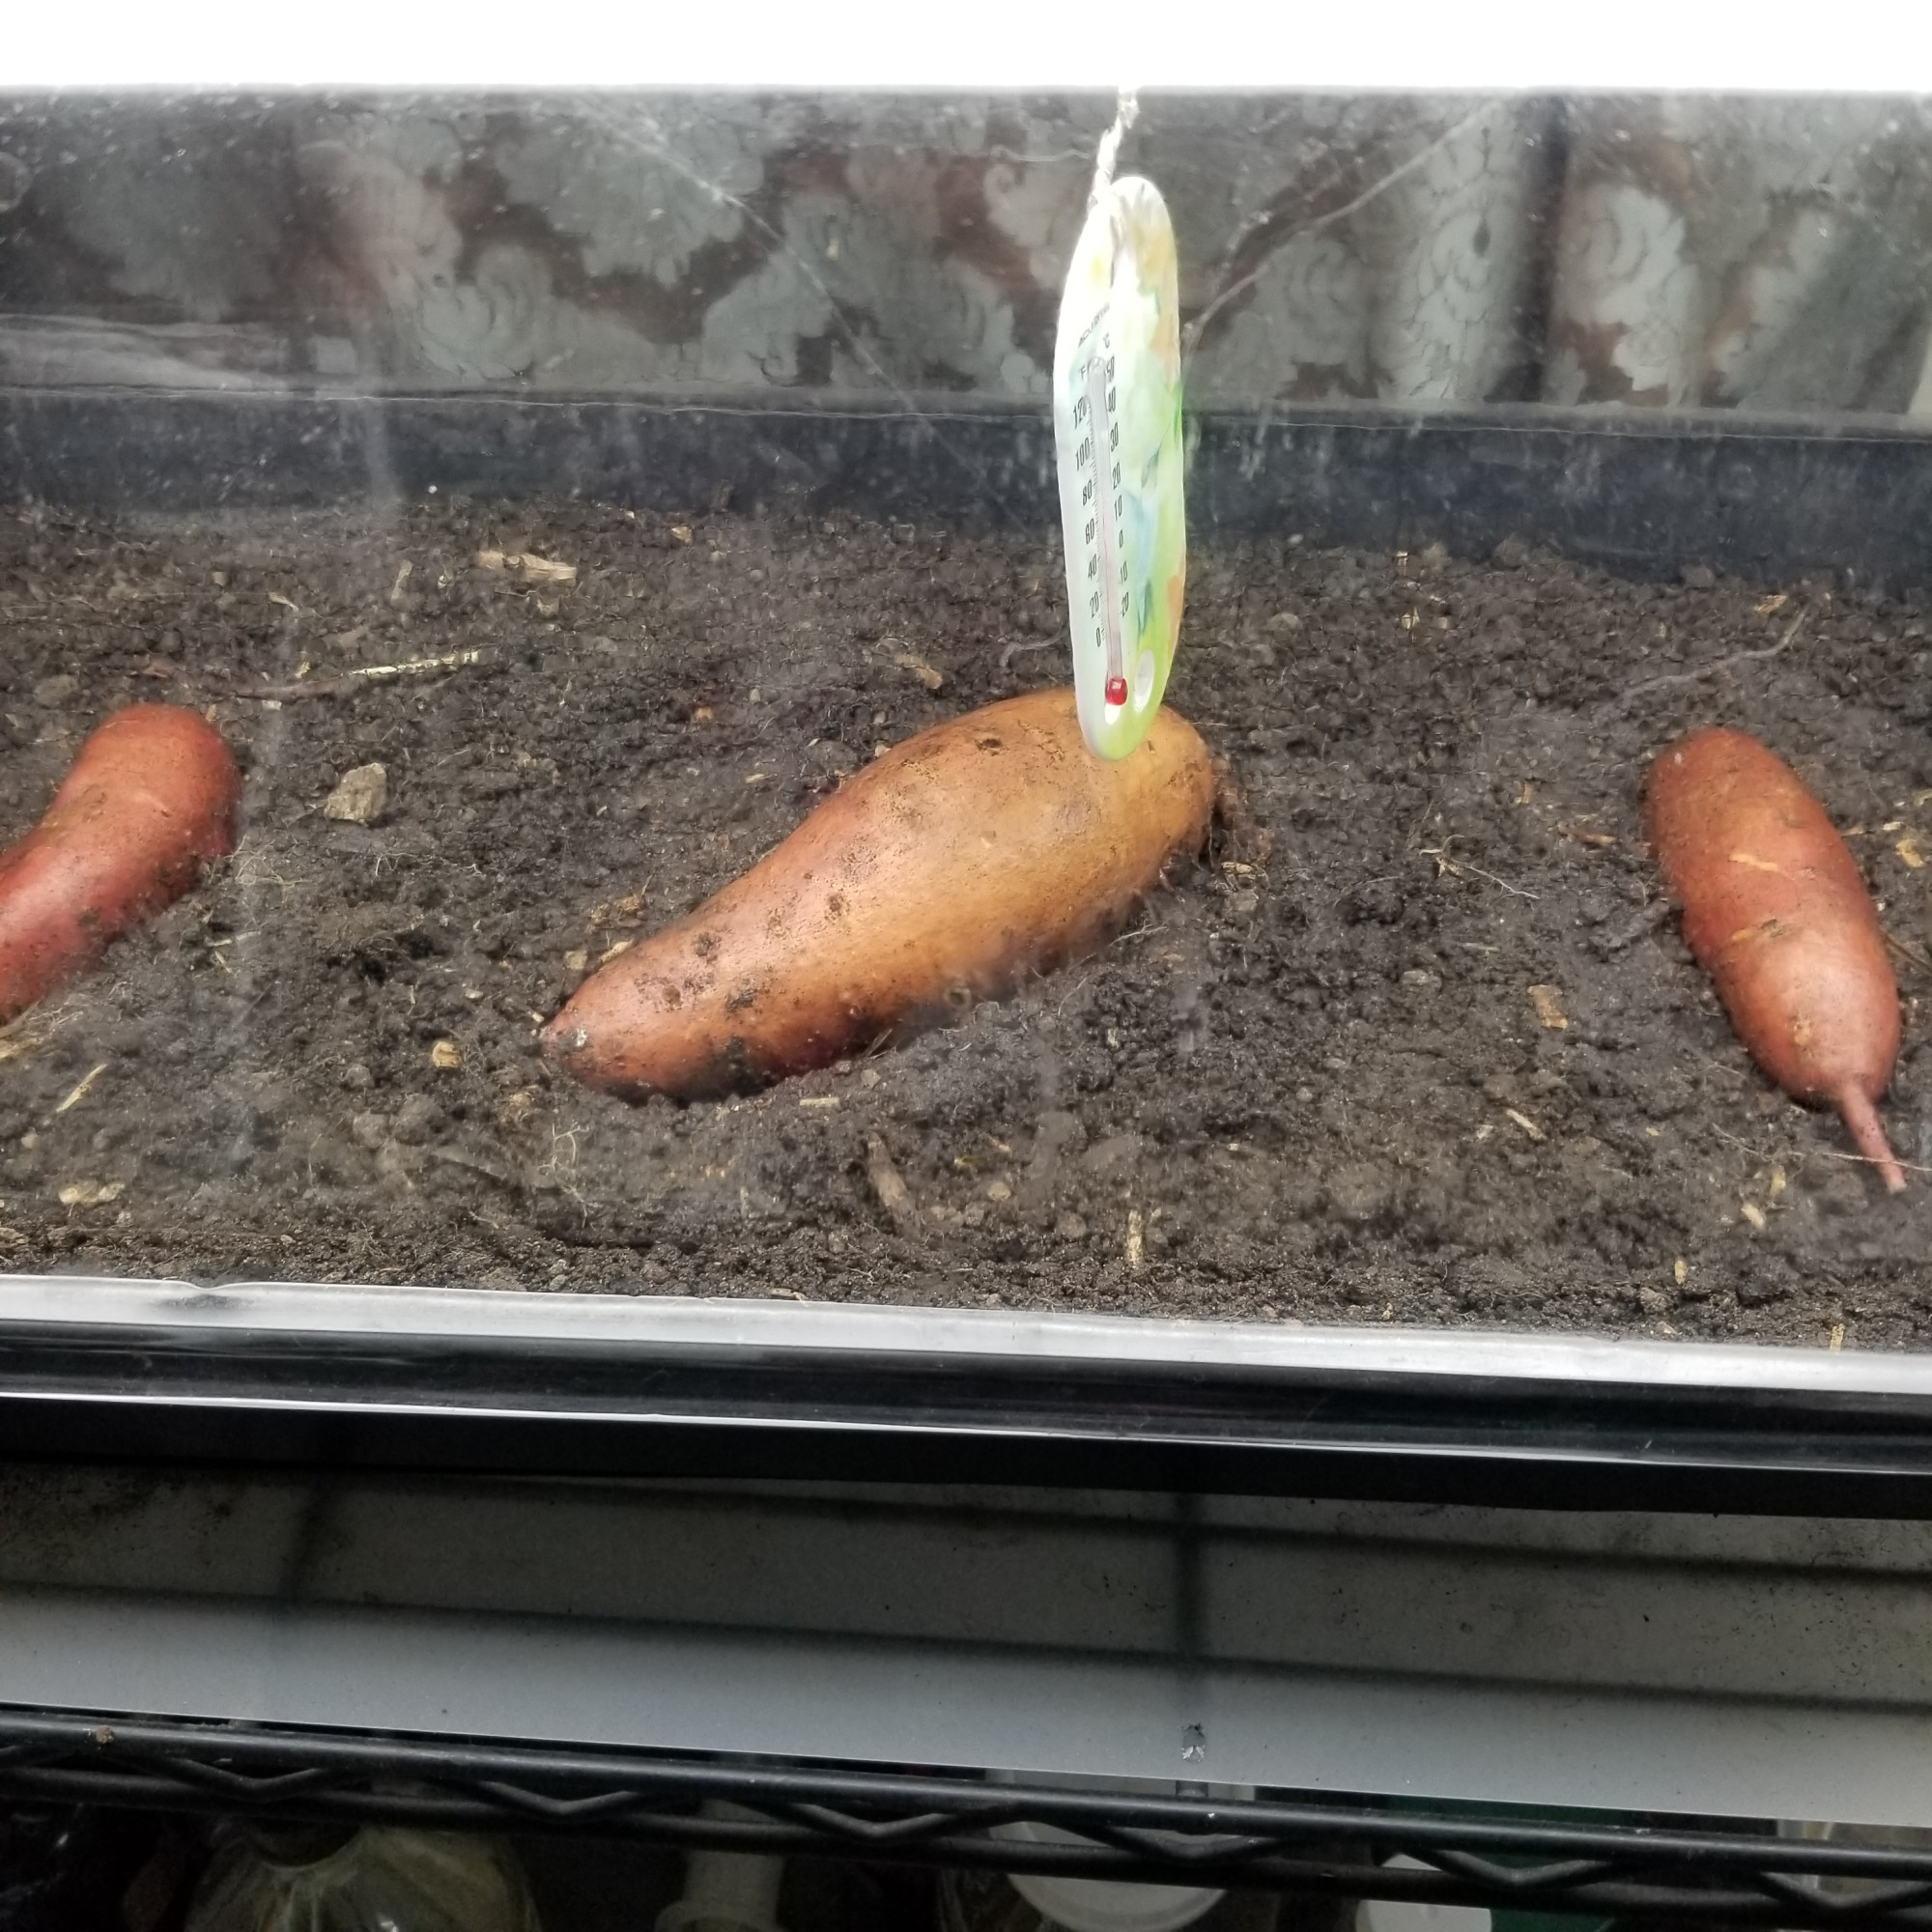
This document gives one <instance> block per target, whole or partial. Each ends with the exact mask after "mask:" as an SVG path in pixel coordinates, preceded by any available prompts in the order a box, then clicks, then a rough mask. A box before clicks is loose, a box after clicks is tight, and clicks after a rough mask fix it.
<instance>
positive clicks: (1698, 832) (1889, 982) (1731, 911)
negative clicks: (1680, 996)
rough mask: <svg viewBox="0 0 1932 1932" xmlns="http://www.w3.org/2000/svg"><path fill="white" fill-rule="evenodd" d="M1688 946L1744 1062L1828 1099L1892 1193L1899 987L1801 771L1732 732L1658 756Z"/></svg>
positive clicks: (1859, 882)
mask: <svg viewBox="0 0 1932 1932" xmlns="http://www.w3.org/2000/svg"><path fill="white" fill-rule="evenodd" d="M1644 810H1645V818H1646V820H1647V823H1648V825H1649V830H1650V841H1651V844H1652V846H1653V848H1654V849H1655V851H1656V853H1657V857H1658V862H1659V864H1660V865H1661V866H1662V867H1663V876H1664V880H1665V882H1666V883H1667V884H1668V885H1669V887H1670V891H1671V894H1672V895H1673V896H1674V897H1675V898H1676V899H1677V901H1678V902H1679V904H1681V905H1682V906H1683V908H1684V937H1685V940H1686V941H1687V942H1688V944H1689V945H1690V951H1691V952H1692V953H1693V954H1694V955H1695V957H1696V960H1697V963H1698V964H1699V965H1700V966H1702V967H1703V968H1704V970H1705V971H1706V972H1707V973H1709V974H1710V976H1711V977H1712V979H1713V980H1716V982H1717V986H1718V993H1719V998H1720V999H1722V1001H1723V1003H1724V1010H1725V1011H1726V1012H1727V1013H1728V1014H1729V1015H1730V1019H1731V1025H1732V1026H1733V1027H1735V1028H1736V1029H1737V1034H1738V1037H1739V1038H1740V1039H1741V1040H1743V1041H1744V1043H1745V1045H1746V1047H1747V1049H1748V1050H1749V1052H1750V1056H1751V1058H1752V1059H1753V1060H1755V1061H1756V1062H1757V1064H1758V1065H1760V1066H1762V1067H1763V1068H1764V1070H1765V1071H1766V1072H1767V1073H1769V1074H1770V1075H1771V1077H1772V1078H1773V1079H1774V1080H1776V1082H1777V1084H1778V1085H1779V1086H1780V1087H1782V1088H1783V1089H1784V1091H1785V1092H1786V1093H1787V1094H1792V1095H1794V1096H1795V1097H1796V1098H1798V1099H1800V1100H1808V1101H1826V1102H1829V1103H1830V1104H1831V1105H1832V1106H1833V1107H1835V1108H1836V1109H1837V1110H1838V1112H1839V1113H1840V1114H1841V1115H1842V1116H1843V1117H1844V1122H1845V1125H1846V1126H1847V1127H1848V1128H1849V1129H1850V1130H1851V1136H1852V1139H1853V1141H1854V1142H1855V1143H1856V1144H1857V1146H1858V1149H1859V1151H1860V1152H1861V1153H1862V1154H1863V1155H1864V1156H1865V1157H1866V1158H1867V1159H1868V1160H1870V1161H1872V1162H1873V1163H1874V1164H1875V1165H1876V1166H1877V1168H1878V1171H1879V1173H1880V1175H1881V1176H1883V1178H1884V1179H1885V1184H1886V1185H1887V1186H1888V1187H1889V1188H1890V1189H1891V1190H1892V1191H1893V1192H1894V1193H1896V1192H1897V1191H1898V1190H1899V1189H1900V1188H1902V1187H1903V1186H1904V1185H1905V1176H1904V1175H1903V1173H1901V1172H1900V1169H1899V1165H1898V1162H1897V1160H1896V1159H1895V1158H1894V1156H1893V1154H1892V1151H1891V1149H1890V1147H1889V1146H1888V1145H1887V1142H1886V1137H1885V1129H1884V1127H1882V1126H1881V1125H1880V1124H1879V1118H1878V1113H1877V1110H1876V1108H1875V1107H1874V1105H1873V1102H1874V1101H1876V1100H1877V1098H1878V1096H1879V1095H1880V1094H1883V1093H1884V1092H1885V1088H1886V1083H1887V1082H1888V1081H1889V1079H1890V1078H1891V1063H1892V1061H1893V1060H1894V1059H1896V1058H1897V1055H1898V987H1897V984H1896V982H1895V981H1894V980H1893V979H1892V975H1891V964H1890V961H1889V960H1888V959H1887V957H1886V952H1885V935H1884V934H1883V933H1882V932H1881V931H1880V929H1879V923H1878V914H1877V913H1876V912H1875V911H1874V910H1873V907H1872V902H1871V898H1870V895H1868V894H1867V893H1866V891H1865V884H1864V880H1863V879H1862V877H1861V876H1860V873H1859V867H1858V863H1857V861H1856V860H1854V859H1853V857H1852V855H1851V853H1850V852H1849V851H1847V850H1846V848H1845V841H1844V840H1843V839H1842V838H1839V837H1838V835H1837V833H1836V831H1835V830H1833V825H1832V821H1831V820H1830V819H1829V818H1828V817H1826V815H1825V810H1824V808H1823V807H1822V806H1821V805H1820V804H1819V803H1818V801H1817V800H1816V799H1815V798H1813V797H1812V796H1811V794H1810V793H1809V792H1808V791H1806V790H1805V788H1804V785H1803V784H1802V783H1800V781H1799V780H1798V776H1797V774H1796V773H1794V772H1793V771H1792V770H1791V769H1790V767H1789V766H1787V765H1786V764H1784V763H1783V762H1782V760H1780V759H1778V758H1776V757H1775V756H1774V755H1773V754H1772V753H1770V752H1768V751H1766V750H1765V748H1764V747H1763V746H1762V745H1760V744H1759V743H1758V742H1757V740H1756V739H1754V738H1747V737H1746V736H1745V735H1744V733H1743V732H1741V731H1727V730H1722V729H1711V730H1704V731H1693V732H1691V733H1690V736H1689V737H1686V738H1680V739H1679V740H1678V741H1677V742H1676V743H1675V744H1674V745H1670V746H1667V747H1666V748H1665V749H1664V750H1663V751H1662V753H1659V754H1658V758H1657V761H1656V763H1655V764H1653V765H1652V766H1651V770H1650V782H1649V786H1648V790H1647V793H1646V797H1645V801H1644Z"/></svg>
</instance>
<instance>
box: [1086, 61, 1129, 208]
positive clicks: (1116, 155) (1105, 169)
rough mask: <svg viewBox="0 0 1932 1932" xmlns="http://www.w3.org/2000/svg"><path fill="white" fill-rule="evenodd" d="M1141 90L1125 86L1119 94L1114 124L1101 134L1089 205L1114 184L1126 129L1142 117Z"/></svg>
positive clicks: (1088, 197)
mask: <svg viewBox="0 0 1932 1932" xmlns="http://www.w3.org/2000/svg"><path fill="white" fill-rule="evenodd" d="M1140 113H1141V100H1140V90H1139V88H1136V87H1123V88H1122V89H1121V92H1120V96H1119V105H1118V106H1117V107H1116V108H1115V110H1114V125H1113V126H1112V127H1111V128H1108V129H1107V131H1106V132H1105V133H1104V134H1102V135H1101V136H1100V152H1099V154H1098V156H1096V157H1095V159H1094V186H1093V189H1092V190H1091V192H1090V193H1089V194H1088V196H1087V206H1088V207H1089V208H1092V207H1093V206H1094V203H1095V202H1096V201H1098V200H1099V199H1100V197H1101V196H1102V195H1103V194H1105V193H1106V191H1107V189H1108V188H1109V187H1111V186H1112V185H1113V181H1114V164H1115V162H1116V161H1118V160H1119V159H1120V157H1121V142H1122V139H1124V138H1125V135H1126V131H1127V129H1128V128H1131V127H1132V126H1133V125H1134V123H1135V122H1136V121H1138V120H1139V119H1140Z"/></svg>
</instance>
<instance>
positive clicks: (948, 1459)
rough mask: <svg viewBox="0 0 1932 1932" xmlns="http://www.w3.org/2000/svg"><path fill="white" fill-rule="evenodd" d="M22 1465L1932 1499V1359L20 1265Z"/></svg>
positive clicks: (1338, 1492)
mask: <svg viewBox="0 0 1932 1932" xmlns="http://www.w3.org/2000/svg"><path fill="white" fill-rule="evenodd" d="M0 1455H12V1456H15V1457H51V1458H61V1459H68V1458H73V1457H95V1458H106V1459H113V1460H137V1461H143V1462H156V1461H160V1462H176V1463H241V1464H264V1465H268V1464H272V1465H280V1466H290V1465H294V1466H306V1467H317V1468H340V1467H346V1466H363V1467H389V1468H398V1467H400V1468H416V1469H425V1470H449V1471H465V1472H476V1471H495V1472H509V1473H515V1472H527V1473H546V1474H558V1473H567V1474H583V1475H601V1476H674V1477H680V1478H688V1477H706V1476H712V1477H726V1478H760V1479H770V1478H781V1479H805V1480H814V1481H822V1480H832V1481H869V1482H878V1481H888V1482H921V1483H924V1482H936V1481H944V1482H988V1483H1021V1484H1028V1485H1034V1486H1040V1487H1054V1488H1086V1487H1095V1486H1103V1487H1116V1488H1127V1489H1140V1490H1163V1491H1178V1492H1229V1493H1240V1492H1249V1493H1266V1494H1283V1495H1302V1496H1310V1495H1326V1496H1337V1497H1377V1498H1386V1499H1397V1500H1412V1501H1428V1502H1478V1503H1488V1504H1498V1505H1512V1506H1533V1507H1545V1508H1589V1509H1670V1510H1691V1511H1713V1510H1729V1511H1748V1512H1754V1513H1773V1514H1788V1515H1801V1516H1803V1515H1818V1516H1828V1517H1842V1516H1852V1515H1865V1516H1905V1517H1918V1516H1921V1515H1925V1516H1932V1356H1921V1355H1911V1354H1875V1353H1866V1352H1861V1351H1856V1350H1842V1351H1833V1350H1799V1349H1774V1348H1760V1347H1753V1346H1735V1345H1734V1346H1725V1345H1709V1344H1700V1343H1668V1342H1660V1341H1648V1340H1638V1339H1605V1338H1600V1337H1594V1336H1585V1335H1572V1334H1549V1335H1535V1334H1522V1333H1492V1332H1485V1331H1481V1330H1475V1329H1467V1330H1442V1331H1429V1330H1417V1329H1409V1328H1393V1327H1386V1328H1385V1327H1357V1328H1349V1327H1332V1328H1331V1327H1319V1328H1318V1327H1296V1326H1291V1325H1288V1324H1262V1323H1240V1322H1212V1321H1165V1320H1148V1319H1140V1318H1123V1317H1109V1316H1101V1315H1084V1314H1032V1313H1018V1312H1009V1311H1004V1310H980V1309H970V1310H969V1309H944V1308H925V1307H879V1306H859V1305H850V1304H825V1303H800V1302H782V1301H753V1300H739V1299H728V1298H716V1299H711V1298H673V1297H667V1296H635V1297H634V1296H626V1295H616V1294H600V1295H586V1294H566V1293H556V1294H548V1293H542V1294H540V1293H516V1292H508V1291H497V1290H461V1289H457V1290H449V1289H421V1288H384V1287H364V1286H351V1287H325V1286H315V1285H304V1284H292V1283H273V1282H243V1283H237V1284H232V1285H228V1286H223V1287H203V1286H197V1285H195V1284H192V1283H188V1282H181V1281H134V1280H101V1279H86V1278H79V1277H64V1276H5V1277H0Z"/></svg>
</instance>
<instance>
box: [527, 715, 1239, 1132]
mask: <svg viewBox="0 0 1932 1932" xmlns="http://www.w3.org/2000/svg"><path fill="white" fill-rule="evenodd" d="M1213 804H1214V775H1213V771H1212V768H1211V767H1210V765H1209V762H1208V753H1207V750H1206V748H1205V747H1204V746H1203V745H1202V742H1201V740H1200V737H1199V736H1198V735H1197V734H1196V732H1195V730H1194V727H1193V726H1192V725H1189V724H1188V723H1187V722H1186V721H1185V720H1184V719H1181V718H1178V717H1177V716H1175V714H1174V713H1173V712H1171V711H1162V712H1161V713H1160V714H1159V715H1158V717H1156V719H1155V720H1154V723H1153V726H1152V728H1151V730H1150V731H1149V733H1148V735H1147V738H1146V739H1145V740H1144V741H1143V742H1142V744H1141V745H1140V746H1139V748H1138V749H1136V750H1135V751H1134V752H1133V753H1130V754H1129V755H1128V756H1127V757H1125V758H1122V759H1121V760H1120V761H1119V762H1118V763H1112V762H1109V761H1107V760H1105V759H1102V758H1096V757H1095V756H1094V754H1093V753H1091V752H1089V751H1088V749H1087V747H1086V744H1085V743H1084V741H1083V740H1082V738H1081V735H1080V724H1079V720H1078V718H1077V716H1076V715H1075V712H1074V706H1073V694H1072V692H1070V691H1065V690H1059V691H1045V692H1038V693H1035V694H1033V695H1031V696H1025V697H1014V698H1009V699H1008V700H1007V701H1006V702H1004V703H1001V704H991V705H988V706H986V708H985V709H984V710H981V711H975V712H971V713H969V714H968V715H967V716H965V717H963V718H955V719H952V721H951V722H949V723H947V724H944V725H936V726H934V727H933V728H932V729H931V730H929V731H923V732H922V733H920V735H919V736H918V737H915V738H911V739H908V740H907V741H906V742H905V743H904V744H902V745H899V746H896V747H895V749H894V750H892V751H890V752H888V753H885V754H884V755H883V756H881V757H880V758H878V759H876V760H875V761H874V762H873V763H872V764H870V765H868V766H867V767H866V768H865V769H864V770H863V771H862V772H860V773H859V774H858V775H857V776H856V777H854V778H852V779H850V780H849V781H847V782H846V783H845V784H844V785H843V786H842V787H841V788H840V789H839V790H838V791H837V792H836V793H834V794H833V796H832V797H831V798H829V799H827V800H826V801H825V803H824V804H822V805H821V806H820V807H819V808H818V809H817V810H815V811H814V812H813V813H812V814H811V816H810V817H809V818H808V819H807V820H806V821H805V823H804V824H803V825H801V826H800V827H799V828H798V830H797V831H795V832H794V833H793V834H792V835H791V836H790V838H786V839H785V840H784V842H783V843H782V844H781V845H779V846H778V847H776V848H775V849H774V850H773V851H771V852H769V853H767V854H766V855H765V857H764V858H762V859H761V860H759V861H758V863H757V864H756V865H755V866H753V867H752V869H751V870H750V871H749V872H746V873H745V874H744V875H743V876H742V877H740V878H738V879H737V880H735V881H733V883H732V884H730V885H728V886H726V887H725V889H724V890H723V891H722V892H720V893H718V894H717V895H714V896H713V897H712V898H710V899H708V900H706V901H705V903H704V904H703V905H701V906H699V907H698V908H697V909H696V911H695V912H693V913H690V914H688V915H687V916H686V917H685V918H683V919H681V920H679V921H677V922H676V923H674V924H672V925H668V926H667V927H665V928H664V929H663V930H662V931H660V932H658V933H655V934H653V935H652V937H650V938H649V939H647V940H644V941H643V942H642V943H641V944H639V945H638V946H636V947H634V948H633V949H632V950H630V951H629V952H625V953H623V954H622V955H621V956H620V957H618V958H617V959H614V960H612V961H611V964H610V965H608V966H606V967H605V968H604V969H603V970H602V971H601V972H598V973H595V974H593V975H592V976H591V977H590V978H589V979H588V980H585V981H584V982H583V984H582V986H580V987H579V988H578V989H577V992H576V994H575V996H574V997H573V998H572V999H571V1000H570V1002H569V1003H568V1005H566V1006H565V1007H564V1009H563V1010H562V1011H561V1012H560V1013H558V1014H557V1016H556V1018H555V1019H554V1020H553V1021H552V1022H551V1024H550V1026H549V1028H548V1029H547V1030H546V1032H545V1034H544V1037H543V1043H544V1047H545V1050H546V1051H548V1052H550V1053H552V1054H554V1055H555V1056H556V1057H557V1058H558V1059H559V1060H560V1061H561V1062H562V1063H563V1065H565V1066H566V1067H568V1068H569V1070H570V1071H571V1072H572V1073H573V1074H575V1075H576V1076H577V1077H578V1078H579V1079H580V1080H582V1081H585V1082H586V1083H588V1084H589V1085H590V1086H593V1087H601V1088H607V1089H610V1090H611V1091H612V1092H614V1093H619V1094H629V1095H639V1094H648V1093H662V1094H673V1095H677V1096H680V1097H690V1096H695V1095H699V1094H713V1093H720V1092H726V1091H729V1090H731V1089H733V1088H738V1087H742V1086H745V1085H748V1084H752V1083H754V1082H757V1081H760V1080H768V1079H773V1078H777V1077H779V1076H781V1075H783V1074H788V1073H799V1072H804V1071H806V1070H807V1069H809V1068H810V1067H814V1066H823V1065H828V1064H829V1063H830V1062H832V1061H834V1060H837V1059H838V1058H839V1056H840V1055H841V1054H845V1053H849V1052H850V1051H851V1050H852V1049H853V1048H855V1047H862V1046H866V1045H867V1044H869V1043H870V1042H872V1041H873V1040H876V1039H878V1038H880V1037H882V1036H884V1035H886V1034H889V1033H892V1032H894V1031H895V1030H896V1029H900V1028H904V1027H908V1026H913V1025H918V1024H920V1023H921V1022H924V1021H930V1020H933V1019H943V1018H945V1017H947V1016H949V1015H952V1014H956V1013H957V1012H959V1011H961V1010H963V1009H965V1008H967V1007H969V1006H970V1005H972V1003H973V1002H974V1001H975V1000H977V999H982V998H989V997H997V996H999V995H1000V994H1002V993H1005V992H1008V991H1009V990H1010V989H1011V988H1012V986H1013V985H1014V984H1015V983H1016V982H1017V981H1018V980H1020V979H1021V978H1022V976H1024V975H1025V974H1028V973H1031V972H1045V971H1049V970H1050V969H1052V968H1053V967H1055V966H1058V965H1061V964H1063V963H1064V962H1065V961H1066V960H1068V959H1071V958H1075V957H1077V956H1079V955H1080V954H1081V953H1084V952H1089V951H1091V950H1092V949H1093V948H1094V946H1096V945H1098V944H1100V943H1101V942H1102V941H1103V940H1104V939H1105V938H1107V937H1108V936H1109V935H1110V934H1111V933H1113V932H1115V931H1116V930H1118V929H1119V927H1120V925H1121V923H1122V922H1123V921H1124V920H1125V919H1126V917H1127V915H1128V914H1129V913H1130V912H1131V911H1132V909H1133V907H1134V906H1135V905H1136V904H1137V903H1138V902H1139V900H1140V899H1141V897H1142V896H1143V895H1145V894H1146V893H1147V892H1148V890H1149V889H1150V888H1151V886H1152V885H1153V884H1154V882H1155V881H1156V880H1157V879H1158V877H1159V876H1160V871H1161V867H1163V866H1164V865H1165V864H1166V863H1167V861H1168V859H1169V858H1170V857H1171V856H1172V855H1173V854H1174V853H1176V852H1179V851H1184V850H1190V849H1194V848H1198V847H1199V845H1200V844H1201V842H1202V841H1203V839H1204V838H1206V836H1207V831H1208V818H1209V816H1210V814H1211V812H1212V810H1213Z"/></svg>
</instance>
